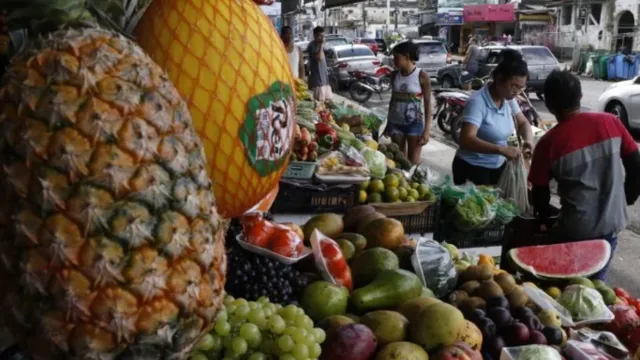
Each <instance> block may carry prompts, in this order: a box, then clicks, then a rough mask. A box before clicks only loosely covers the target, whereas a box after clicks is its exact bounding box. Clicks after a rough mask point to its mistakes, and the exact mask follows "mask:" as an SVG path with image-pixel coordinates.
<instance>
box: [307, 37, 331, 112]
mask: <svg viewBox="0 0 640 360" xmlns="http://www.w3.org/2000/svg"><path fill="white" fill-rule="evenodd" d="M307 51H308V53H309V89H311V91H312V92H313V98H314V99H315V100H316V101H320V102H323V103H324V102H327V101H331V98H332V95H333V93H332V92H331V86H330V85H329V69H328V68H327V59H326V58H325V56H324V28H323V27H322V26H318V27H316V28H315V29H313V41H311V42H310V43H309V46H308V47H307Z"/></svg>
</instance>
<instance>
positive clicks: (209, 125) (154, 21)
mask: <svg viewBox="0 0 640 360" xmlns="http://www.w3.org/2000/svg"><path fill="white" fill-rule="evenodd" d="M134 34H135V36H136V39H137V41H138V43H139V44H140V46H141V47H142V48H143V49H145V50H146V51H147V52H148V53H149V55H150V56H151V58H153V59H154V60H155V61H156V62H157V63H158V64H160V65H161V66H163V67H164V68H165V69H166V70H167V72H168V74H169V78H170V79H171V81H173V82H174V83H175V84H176V86H177V88H178V91H179V92H180V94H181V95H182V96H183V98H184V99H185V100H186V101H187V103H188V106H189V110H190V112H191V116H192V118H193V123H194V126H195V129H196V131H197V132H198V134H199V135H200V136H201V138H202V143H203V145H204V152H205V155H206V158H207V160H208V162H209V170H210V171H209V175H210V176H211V178H212V179H213V181H214V193H215V196H216V200H217V205H218V211H219V212H220V213H222V214H223V215H225V216H227V217H231V216H237V215H240V214H242V213H243V212H245V211H246V210H248V209H250V208H251V207H253V206H254V205H255V204H257V203H258V202H259V201H260V200H261V199H262V198H263V197H265V196H266V195H267V194H269V192H270V191H271V190H272V189H273V188H274V186H276V185H277V183H278V181H279V179H280V176H281V175H282V172H283V171H284V170H285V169H286V165H287V161H288V160H287V159H288V155H289V152H290V150H291V139H292V135H293V122H294V118H293V114H295V108H294V107H295V104H294V94H293V91H294V85H293V80H292V76H291V70H290V69H289V65H288V61H287V55H286V52H285V50H284V46H283V45H282V42H281V40H280V38H279V36H278V34H277V32H276V30H275V29H274V27H273V25H272V24H271V22H270V21H269V19H268V18H267V17H266V16H265V15H264V14H263V13H262V11H261V10H260V8H259V7H258V6H257V5H256V4H254V3H253V2H252V1H251V0H154V1H153V2H152V3H151V5H150V6H149V8H148V9H147V10H146V12H145V13H144V16H143V17H142V19H141V21H140V22H139V23H138V25H137V27H136V30H135V32H134Z"/></svg>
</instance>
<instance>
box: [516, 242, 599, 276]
mask: <svg viewBox="0 0 640 360" xmlns="http://www.w3.org/2000/svg"><path fill="white" fill-rule="evenodd" d="M610 256H611V245H609V242H607V241H606V240H587V241H575V242H570V243H565V244H556V245H541V246H527V247H521V248H516V249H511V250H509V257H510V258H511V260H513V262H514V263H515V264H516V266H518V267H519V268H520V269H521V270H523V271H525V272H527V273H529V274H532V275H534V276H537V277H543V278H551V279H568V278H574V277H578V276H583V277H589V276H591V275H594V274H595V273H597V272H598V271H600V270H602V269H603V268H604V266H605V265H606V264H607V261H608V260H609V257H610Z"/></svg>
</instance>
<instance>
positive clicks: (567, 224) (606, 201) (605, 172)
mask: <svg viewBox="0 0 640 360" xmlns="http://www.w3.org/2000/svg"><path fill="white" fill-rule="evenodd" d="M637 149H638V146H637V145H636V143H635V141H634V140H633V138H632V137H631V135H630V134H629V132H628V131H627V129H626V128H625V127H624V126H623V125H622V123H621V122H620V120H619V119H618V118H616V117H615V116H613V115H610V114H606V113H579V114H576V115H573V116H572V117H570V118H568V119H565V120H564V121H562V122H559V123H558V125H556V126H555V127H554V128H552V129H551V130H549V131H548V132H547V133H546V134H545V135H544V136H543V137H542V139H540V141H539V142H538V143H537V144H536V148H535V151H534V154H533V160H532V163H531V170H530V172H529V181H530V182H531V184H532V185H533V186H548V185H549V182H550V180H551V179H555V180H556V181H557V182H558V193H559V195H560V199H561V200H560V201H561V205H562V209H561V211H560V218H559V221H558V231H559V232H558V235H559V236H562V237H564V238H565V239H567V240H570V239H575V240H582V239H595V238H600V237H602V236H606V235H609V234H613V233H617V232H618V231H620V230H622V229H624V228H625V226H626V225H627V203H626V199H625V192H624V181H625V179H624V170H623V165H622V161H621V158H622V157H626V156H628V155H631V154H632V153H633V152H634V151H636V150H637Z"/></svg>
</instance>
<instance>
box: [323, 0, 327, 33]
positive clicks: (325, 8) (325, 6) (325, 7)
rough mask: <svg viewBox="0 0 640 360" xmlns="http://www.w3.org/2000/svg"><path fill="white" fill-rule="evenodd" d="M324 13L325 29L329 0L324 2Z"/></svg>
mask: <svg viewBox="0 0 640 360" xmlns="http://www.w3.org/2000/svg"><path fill="white" fill-rule="evenodd" d="M322 12H323V13H324V24H323V25H324V27H327V0H324V8H323V11H322Z"/></svg>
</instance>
